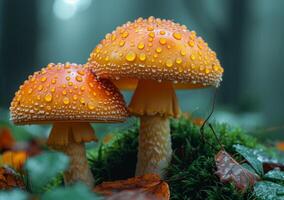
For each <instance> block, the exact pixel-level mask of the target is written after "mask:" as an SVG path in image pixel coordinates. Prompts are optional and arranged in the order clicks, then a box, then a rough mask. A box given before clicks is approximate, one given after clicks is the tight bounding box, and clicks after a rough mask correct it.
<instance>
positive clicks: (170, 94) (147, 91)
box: [129, 80, 180, 177]
mask: <svg viewBox="0 0 284 200" xmlns="http://www.w3.org/2000/svg"><path fill="white" fill-rule="evenodd" d="M129 110H130V111H131V113H132V114H134V115H138V116H140V122H141V125H140V133H139V148H138V161H137V166H136V175H137V176H139V175H143V174H147V173H156V174H159V175H160V176H161V177H163V175H164V173H163V169H164V168H165V167H167V166H168V165H169V163H170V161H171V156H172V147H171V136H170V124H169V119H168V117H170V116H174V117H177V116H178V115H179V113H180V109H179V106H178V101H177V97H176V94H175V91H174V88H173V85H172V83H171V82H162V83H158V82H157V81H152V80H140V81H139V82H138V85H137V88H136V90H135V92H134V95H133V97H132V100H131V103H130V105H129Z"/></svg>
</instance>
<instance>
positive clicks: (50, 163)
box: [25, 152, 69, 193]
mask: <svg viewBox="0 0 284 200" xmlns="http://www.w3.org/2000/svg"><path fill="white" fill-rule="evenodd" d="M68 164H69V158H68V157H67V156H66V155H64V154H62V153H57V152H45V153H42V154H40V155H38V156H35V157H32V158H30V159H28V161H27V163H26V164H25V170H26V172H27V184H26V185H27V186H28V189H29V190H30V191H31V192H33V193H40V192H42V191H43V190H44V187H46V186H47V185H48V184H49V183H50V182H52V181H54V179H56V176H57V175H58V174H60V173H61V172H62V171H64V170H65V169H66V168H67V167H68Z"/></svg>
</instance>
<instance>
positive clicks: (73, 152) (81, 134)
mask: <svg viewBox="0 0 284 200" xmlns="http://www.w3.org/2000/svg"><path fill="white" fill-rule="evenodd" d="M96 140H97V138H96V136H95V134H94V130H93V129H92V127H91V125H90V123H55V124H54V125H53V127H52V130H51V134H50V135H49V138H48V145H49V146H51V147H52V148H53V149H56V150H58V151H61V152H63V153H65V154H66V155H68V156H69V158H70V165H69V168H68V170H67V171H66V172H65V173H64V182H65V184H67V185H68V184H72V183H74V182H76V181H82V182H84V183H86V184H87V185H88V186H90V187H93V184H94V179H93V176H92V173H91V170H90V168H89V165H88V161H87V158H86V150H85V145H84V142H90V141H96Z"/></svg>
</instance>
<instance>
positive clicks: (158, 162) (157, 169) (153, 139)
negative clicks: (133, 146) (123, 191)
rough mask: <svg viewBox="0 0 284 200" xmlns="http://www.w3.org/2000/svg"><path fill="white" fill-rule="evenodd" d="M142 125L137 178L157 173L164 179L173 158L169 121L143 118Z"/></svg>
mask: <svg viewBox="0 0 284 200" xmlns="http://www.w3.org/2000/svg"><path fill="white" fill-rule="evenodd" d="M140 124H141V125H140V133H139V148H138V161H137V166H136V176H140V175H144V174H148V173H155V174H159V175H160V176H161V177H163V175H164V172H163V169H164V168H165V167H167V166H168V165H169V163H170V161H171V157H172V146H171V135H170V125H169V119H168V118H165V117H161V116H159V115H155V116H142V117H140Z"/></svg>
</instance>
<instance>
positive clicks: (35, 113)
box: [10, 63, 127, 186]
mask: <svg viewBox="0 0 284 200" xmlns="http://www.w3.org/2000/svg"><path fill="white" fill-rule="evenodd" d="M10 111H11V118H12V120H13V122H14V123H15V124H17V125H23V124H46V123H50V124H53V127H52V130H51V134H50V135H49V138H48V145H49V146H51V147H53V148H55V149H57V150H60V151H63V152H64V153H66V154H67V155H69V156H70V161H71V163H70V167H69V169H68V171H67V172H66V173H65V175H64V179H65V182H66V183H67V184H69V183H72V182H74V181H78V180H80V181H83V182H85V183H86V184H88V185H90V186H92V185H93V182H94V180H93V176H92V174H91V171H90V169H89V167H88V163H87V159H86V151H85V146H84V143H85V142H90V141H96V140H97V138H96V136H95V133H94V131H93V129H92V127H91V125H90V122H122V121H124V120H125V119H126V117H127V110H126V107H125V102H124V100H123V97H122V95H121V94H120V93H119V91H118V90H117V88H116V87H115V86H114V85H113V84H112V83H111V82H110V81H108V80H100V81H99V80H97V79H96V77H95V75H94V74H93V73H92V72H91V71H90V70H89V68H88V66H87V65H86V66H81V65H76V64H69V63H66V64H57V65H55V64H49V65H48V66H47V67H46V68H43V69H42V70H41V71H39V72H35V73H34V75H32V76H30V77H29V79H28V80H27V81H25V82H24V84H23V85H22V86H20V89H19V91H18V92H16V95H15V97H14V99H13V101H12V103H11V107H10ZM58 162H60V161H58Z"/></svg>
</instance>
